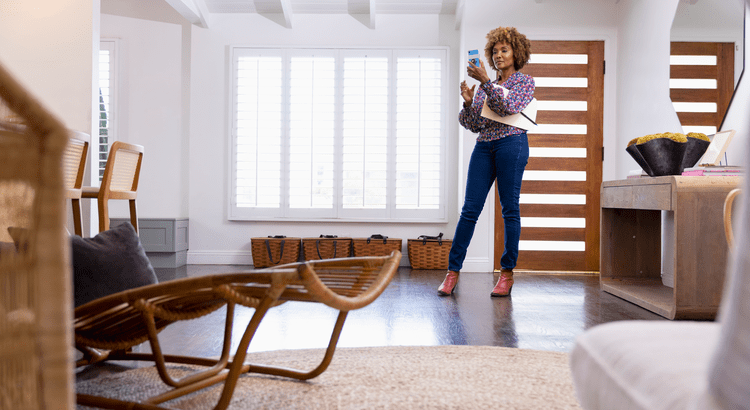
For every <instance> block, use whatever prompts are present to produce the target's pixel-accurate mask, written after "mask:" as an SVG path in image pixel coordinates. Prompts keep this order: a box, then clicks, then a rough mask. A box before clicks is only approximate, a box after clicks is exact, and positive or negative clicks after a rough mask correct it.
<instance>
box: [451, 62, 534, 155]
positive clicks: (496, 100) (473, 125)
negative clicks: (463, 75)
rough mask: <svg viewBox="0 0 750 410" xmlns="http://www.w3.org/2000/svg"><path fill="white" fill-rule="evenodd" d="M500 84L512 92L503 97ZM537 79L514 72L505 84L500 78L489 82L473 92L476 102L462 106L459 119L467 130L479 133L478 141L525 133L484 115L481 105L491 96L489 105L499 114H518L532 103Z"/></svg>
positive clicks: (488, 101)
mask: <svg viewBox="0 0 750 410" xmlns="http://www.w3.org/2000/svg"><path fill="white" fill-rule="evenodd" d="M495 84H497V85H501V86H503V87H505V88H507V89H508V90H509V91H510V92H509V93H508V95H507V96H506V97H503V91H502V89H501V88H500V87H497V86H495ZM534 88H535V85H534V79H533V78H532V77H531V76H530V75H526V74H522V73H520V72H515V73H513V74H511V75H510V77H508V79H507V80H505V81H504V82H503V83H500V79H497V80H495V81H488V82H486V83H484V84H482V85H481V86H479V89H478V90H477V92H476V94H474V101H472V103H471V106H470V107H468V108H463V109H462V110H461V112H460V113H459V114H458V122H459V123H460V124H461V125H462V126H463V127H464V128H466V129H467V130H469V131H471V132H474V133H478V134H479V136H478V137H477V141H493V140H496V139H500V138H505V137H507V136H508V135H515V134H523V133H524V132H526V130H523V129H521V128H516V127H514V126H511V125H507V124H503V123H500V122H497V121H493V120H490V119H487V118H484V117H482V106H483V105H484V99H485V97H488V98H489V100H487V107H489V108H490V109H491V110H492V111H495V112H496V113H498V114H499V115H500V116H506V115H511V114H517V113H519V112H521V110H523V109H524V108H526V106H527V105H529V103H530V102H531V99H532V98H533V97H534Z"/></svg>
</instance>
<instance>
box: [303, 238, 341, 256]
mask: <svg viewBox="0 0 750 410" xmlns="http://www.w3.org/2000/svg"><path fill="white" fill-rule="evenodd" d="M302 252H303V258H304V259H305V260H306V261H314V260H318V259H333V258H348V257H349V256H351V252H352V238H302Z"/></svg>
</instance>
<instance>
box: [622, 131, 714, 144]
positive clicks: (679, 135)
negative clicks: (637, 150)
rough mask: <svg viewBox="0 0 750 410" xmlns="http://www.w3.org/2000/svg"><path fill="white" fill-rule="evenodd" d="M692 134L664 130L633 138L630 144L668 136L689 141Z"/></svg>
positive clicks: (677, 140)
mask: <svg viewBox="0 0 750 410" xmlns="http://www.w3.org/2000/svg"><path fill="white" fill-rule="evenodd" d="M690 134H698V133H694V132H691V133H690ZM690 134H688V135H685V134H682V133H679V132H663V133H661V134H649V135H644V136H642V137H638V138H633V139H632V140H630V142H628V146H631V145H633V144H637V145H640V144H643V143H645V142H648V141H651V140H653V139H657V138H668V139H671V140H672V141H675V142H687V137H688V136H692V135H690ZM701 135H703V136H704V137H705V135H704V134H701ZM693 138H699V137H693ZM706 138H707V137H706ZM701 139H702V138H701Z"/></svg>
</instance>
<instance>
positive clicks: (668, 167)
mask: <svg viewBox="0 0 750 410" xmlns="http://www.w3.org/2000/svg"><path fill="white" fill-rule="evenodd" d="M687 145H688V144H687V143H685V142H677V141H673V140H671V139H669V138H654V139H652V140H649V141H646V142H644V143H643V144H636V145H635V146H636V147H637V148H638V152H640V153H641V156H643V159H644V160H645V161H646V163H647V164H648V166H649V167H650V168H651V172H652V174H649V175H651V176H654V177H658V176H662V175H682V171H683V169H684V168H683V167H682V160H683V158H684V157H685V150H686V149H687ZM646 172H647V173H648V171H646Z"/></svg>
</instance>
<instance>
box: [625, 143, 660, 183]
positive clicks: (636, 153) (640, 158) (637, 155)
mask: <svg viewBox="0 0 750 410" xmlns="http://www.w3.org/2000/svg"><path fill="white" fill-rule="evenodd" d="M625 151H627V152H628V154H630V156H631V157H633V159H634V160H635V162H637V163H638V165H640V166H641V168H643V170H644V171H646V173H647V174H648V176H650V177H652V176H654V173H653V171H651V167H650V166H649V165H648V163H647V162H646V160H645V159H643V155H641V153H640V151H638V148H636V146H635V144H633V145H628V147H627V148H625Z"/></svg>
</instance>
